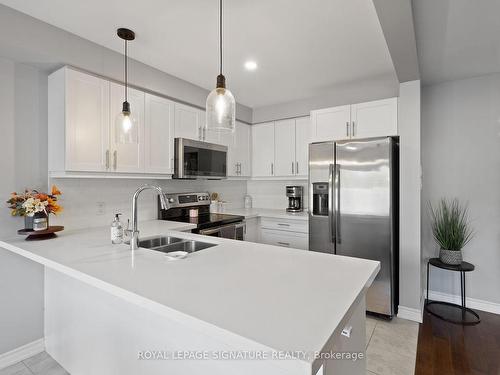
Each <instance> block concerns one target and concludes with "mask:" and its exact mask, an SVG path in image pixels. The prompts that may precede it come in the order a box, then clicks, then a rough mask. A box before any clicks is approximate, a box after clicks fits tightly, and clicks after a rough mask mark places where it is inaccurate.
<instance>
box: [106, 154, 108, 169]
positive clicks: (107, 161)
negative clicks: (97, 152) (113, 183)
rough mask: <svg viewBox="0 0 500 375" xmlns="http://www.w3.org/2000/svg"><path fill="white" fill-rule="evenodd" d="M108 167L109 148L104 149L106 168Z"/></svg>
mask: <svg viewBox="0 0 500 375" xmlns="http://www.w3.org/2000/svg"><path fill="white" fill-rule="evenodd" d="M108 169H109V150H106V170H108Z"/></svg>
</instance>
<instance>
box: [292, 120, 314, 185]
mask: <svg viewBox="0 0 500 375" xmlns="http://www.w3.org/2000/svg"><path fill="white" fill-rule="evenodd" d="M310 141H311V118H310V117H309V116H307V117H299V118H296V119H295V175H296V176H307V175H308V174H309V143H310Z"/></svg>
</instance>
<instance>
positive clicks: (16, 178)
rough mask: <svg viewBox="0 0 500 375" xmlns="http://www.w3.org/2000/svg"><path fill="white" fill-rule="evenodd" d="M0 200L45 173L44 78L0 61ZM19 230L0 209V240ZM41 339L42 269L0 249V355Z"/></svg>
mask: <svg viewBox="0 0 500 375" xmlns="http://www.w3.org/2000/svg"><path fill="white" fill-rule="evenodd" d="M0 82H1V84H0V113H1V114H2V115H1V121H0V134H1V135H2V147H1V148H0V170H1V173H2V178H1V179H0V199H1V200H2V201H5V200H7V198H8V197H9V195H10V193H11V192H12V191H15V190H20V189H23V188H24V187H25V186H31V187H38V188H42V189H43V188H44V184H45V179H46V178H45V176H46V173H47V172H46V171H47V157H46V155H47V146H46V144H47V142H46V129H47V117H46V115H45V116H44V115H43V114H44V113H46V107H47V103H46V94H45V95H41V93H44V92H45V93H46V91H47V79H46V76H44V75H40V74H39V72H38V71H37V70H36V69H33V68H31V67H28V66H25V65H21V64H15V63H14V62H12V61H10V60H5V59H1V58H0ZM22 227H23V221H22V219H20V218H13V217H11V216H10V214H9V210H8V209H7V207H6V205H4V206H3V207H0V236H1V237H4V236H7V235H8V236H11V235H12V234H13V233H15V231H16V230H17V229H20V228H22ZM42 336H43V268H42V267H41V266H40V265H38V264H36V263H33V262H31V261H27V260H25V259H24V258H21V257H19V256H17V255H14V254H12V253H10V252H8V251H6V250H4V249H1V248H0V353H4V352H7V351H9V350H12V349H14V348H16V347H19V346H21V345H24V344H26V343H28V342H32V341H34V340H37V339H39V338H41V337H42Z"/></svg>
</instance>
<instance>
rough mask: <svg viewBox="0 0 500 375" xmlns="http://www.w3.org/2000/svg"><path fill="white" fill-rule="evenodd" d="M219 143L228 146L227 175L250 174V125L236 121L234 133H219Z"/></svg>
mask: <svg viewBox="0 0 500 375" xmlns="http://www.w3.org/2000/svg"><path fill="white" fill-rule="evenodd" d="M221 135H222V137H221V142H220V143H221V144H223V145H225V146H227V147H228V151H227V175H228V176H230V177H241V176H250V172H251V171H250V147H251V146H250V125H246V124H243V123H241V122H238V121H237V122H236V128H235V131H234V133H230V132H227V133H221Z"/></svg>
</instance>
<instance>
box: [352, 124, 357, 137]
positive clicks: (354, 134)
mask: <svg viewBox="0 0 500 375" xmlns="http://www.w3.org/2000/svg"><path fill="white" fill-rule="evenodd" d="M352 136H353V137H355V136H356V123H355V122H354V121H353V122H352Z"/></svg>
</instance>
